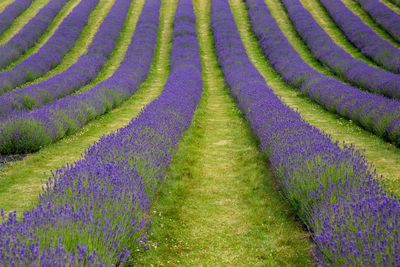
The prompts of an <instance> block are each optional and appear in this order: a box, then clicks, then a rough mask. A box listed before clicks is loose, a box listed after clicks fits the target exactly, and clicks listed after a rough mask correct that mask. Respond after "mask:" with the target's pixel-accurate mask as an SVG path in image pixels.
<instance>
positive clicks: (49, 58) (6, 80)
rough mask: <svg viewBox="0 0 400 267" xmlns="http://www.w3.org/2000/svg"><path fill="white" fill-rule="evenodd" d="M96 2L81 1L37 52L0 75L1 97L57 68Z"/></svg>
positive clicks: (96, 0) (85, 22) (77, 36)
mask: <svg viewBox="0 0 400 267" xmlns="http://www.w3.org/2000/svg"><path fill="white" fill-rule="evenodd" d="M98 2H99V0H82V2H80V3H79V4H78V5H77V6H76V7H75V8H74V9H73V10H72V12H71V13H69V15H68V16H67V17H66V18H65V19H64V20H63V22H62V23H61V24H60V25H59V27H58V29H57V30H56V31H55V33H54V34H53V35H52V36H51V37H50V39H49V40H48V41H47V42H46V43H45V44H44V45H43V46H42V47H41V48H40V49H39V51H38V52H36V53H35V54H33V55H31V56H30V57H28V58H27V59H25V60H24V61H22V62H21V63H19V64H17V65H16V66H15V67H14V68H13V69H11V70H9V71H5V72H2V73H0V94H2V93H4V92H5V91H9V90H11V89H14V88H15V87H17V86H20V85H22V84H24V83H26V82H29V81H32V80H34V79H36V78H38V77H40V76H41V75H43V74H45V73H46V72H48V71H49V70H50V69H52V68H54V67H55V66H56V65H58V64H59V63H60V62H61V61H62V60H63V56H64V55H65V54H66V53H67V52H68V51H69V50H70V49H71V48H72V47H73V45H74V43H75V41H76V40H77V39H78V38H79V36H80V34H81V32H82V30H83V28H84V27H85V25H86V24H87V22H88V19H89V15H90V13H91V11H92V10H93V9H94V8H95V7H96V6H97V4H98Z"/></svg>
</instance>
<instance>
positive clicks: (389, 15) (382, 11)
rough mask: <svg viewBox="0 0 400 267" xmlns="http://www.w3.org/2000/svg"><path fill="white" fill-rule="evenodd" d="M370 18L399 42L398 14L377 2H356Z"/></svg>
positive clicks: (369, 0) (364, 0) (399, 24)
mask: <svg viewBox="0 0 400 267" xmlns="http://www.w3.org/2000/svg"><path fill="white" fill-rule="evenodd" d="M356 1H357V2H358V3H359V4H360V5H361V6H362V8H363V9H364V10H365V11H367V13H368V14H369V15H370V16H371V18H372V19H373V20H374V21H375V22H376V23H378V25H379V26H381V27H382V28H383V29H385V30H386V31H387V32H388V33H389V34H390V35H391V36H392V37H393V38H394V39H396V40H397V41H400V14H399V13H397V12H395V11H394V10H392V9H390V8H389V7H388V6H386V5H385V4H383V3H381V2H379V1H377V0H356Z"/></svg>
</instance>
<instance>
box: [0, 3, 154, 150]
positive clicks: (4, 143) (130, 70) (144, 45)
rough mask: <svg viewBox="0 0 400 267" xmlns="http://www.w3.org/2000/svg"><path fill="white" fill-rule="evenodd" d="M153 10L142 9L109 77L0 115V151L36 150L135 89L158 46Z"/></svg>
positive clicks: (78, 127)
mask: <svg viewBox="0 0 400 267" xmlns="http://www.w3.org/2000/svg"><path fill="white" fill-rule="evenodd" d="M154 12H156V13H154ZM154 12H150V13H149V11H146V12H142V14H141V17H140V19H139V21H138V23H137V26H136V29H135V33H134V35H133V37H132V41H131V44H130V45H129V47H128V49H127V51H126V54H125V57H124V59H123V60H122V62H121V64H120V66H119V67H118V69H117V70H116V71H115V72H114V74H113V75H112V76H111V77H110V78H108V79H107V80H104V81H102V82H100V83H98V84H97V85H96V86H94V87H93V88H91V89H90V90H88V91H86V92H84V93H81V94H77V95H69V96H66V97H64V98H61V99H59V100H57V101H54V102H51V103H48V104H46V105H43V106H42V107H40V108H39V109H35V110H33V111H32V112H30V111H29V110H22V111H18V110H14V111H13V112H11V113H9V114H3V115H2V116H0V122H1V123H0V153H1V154H16V153H26V152H32V151H37V150H39V149H40V148H41V147H43V146H45V145H48V144H49V143H51V142H54V141H56V140H58V139H60V138H62V137H64V136H65V135H68V134H71V133H73V132H75V131H76V130H77V129H80V128H81V127H82V126H83V125H85V124H86V123H88V122H89V121H90V120H92V119H94V118H96V117H98V116H100V115H102V114H104V113H106V112H108V111H110V110H111V109H113V108H114V107H116V106H118V105H120V104H121V103H122V102H123V101H125V100H126V99H128V98H129V97H130V96H131V95H132V94H133V93H134V92H136V90H137V89H138V88H139V86H140V85H141V83H142V82H143V81H144V80H145V79H146V77H147V75H148V72H149V70H150V66H151V62H152V60H153V55H154V51H155V47H156V45H157V29H158V23H159V19H158V16H155V15H156V14H158V13H157V12H158V11H157V10H155V11H154ZM96 48H98V46H96ZM93 49H95V48H93Z"/></svg>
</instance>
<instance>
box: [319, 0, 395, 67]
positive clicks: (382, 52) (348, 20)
mask: <svg viewBox="0 0 400 267" xmlns="http://www.w3.org/2000/svg"><path fill="white" fill-rule="evenodd" d="M319 1H320V2H321V4H322V5H323V6H324V7H325V9H326V10H327V11H328V13H329V15H330V16H331V18H332V19H333V20H334V21H335V23H336V25H338V26H339V28H340V29H341V30H342V31H343V33H344V34H345V35H346V37H347V38H348V39H349V40H350V42H352V43H353V44H354V45H355V46H356V47H358V49H360V51H361V53H363V54H364V55H366V56H367V57H370V58H371V59H372V60H373V61H375V62H376V63H377V64H379V65H381V66H382V67H384V68H385V69H387V70H390V71H392V72H395V73H400V50H399V49H397V48H396V47H395V46H393V45H392V44H391V43H389V41H387V40H385V39H383V38H382V37H380V36H379V35H378V34H377V33H376V32H374V31H373V30H372V29H371V28H370V27H369V26H367V25H366V24H365V23H364V22H363V21H362V20H361V19H360V18H359V17H358V16H357V15H355V14H353V12H351V11H350V10H349V9H348V8H347V7H346V6H345V5H344V4H343V3H342V2H341V1H332V0H319Z"/></svg>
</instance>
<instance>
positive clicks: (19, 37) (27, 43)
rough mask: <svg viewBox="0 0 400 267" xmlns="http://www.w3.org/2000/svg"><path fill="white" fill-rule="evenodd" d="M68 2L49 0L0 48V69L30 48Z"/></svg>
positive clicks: (65, 0) (66, 0) (64, 0)
mask: <svg viewBox="0 0 400 267" xmlns="http://www.w3.org/2000/svg"><path fill="white" fill-rule="evenodd" d="M68 1H69V0H51V1H50V2H49V3H48V4H47V5H46V6H45V7H43V8H42V9H41V10H40V11H39V12H38V13H37V14H36V16H35V17H34V18H32V19H31V20H30V21H29V22H28V23H27V24H26V25H25V26H24V27H23V28H22V29H21V30H20V31H19V32H18V33H17V34H16V35H14V37H13V38H11V39H10V41H8V42H7V43H6V44H4V45H2V46H0V69H1V68H4V67H6V66H8V64H10V63H11V62H13V61H15V60H16V59H18V58H19V57H20V56H21V55H22V54H24V53H26V52H27V51H28V49H29V48H31V47H32V46H33V45H35V43H36V42H37V40H38V39H39V37H40V36H41V35H42V34H43V33H44V32H45V31H46V29H47V28H48V27H49V25H50V23H51V22H52V21H53V19H54V18H55V16H57V14H58V13H59V12H60V10H61V9H62V8H63V6H64V5H65V4H66V3H67V2H68Z"/></svg>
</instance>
